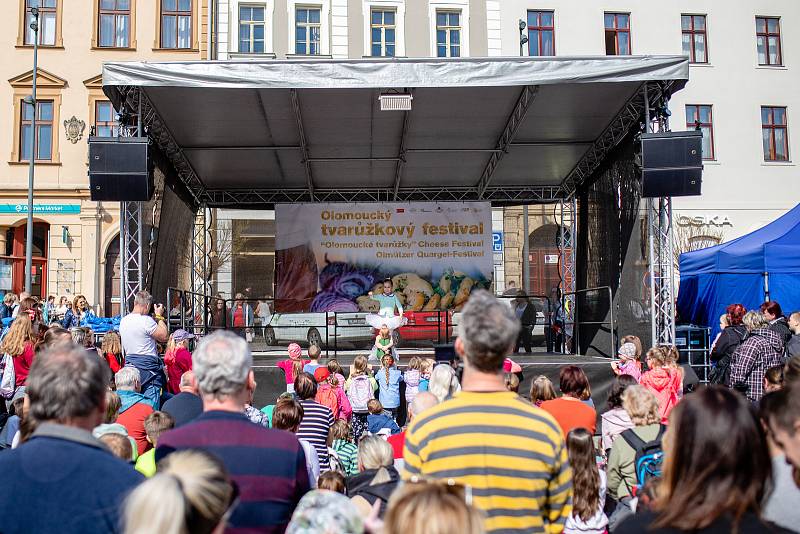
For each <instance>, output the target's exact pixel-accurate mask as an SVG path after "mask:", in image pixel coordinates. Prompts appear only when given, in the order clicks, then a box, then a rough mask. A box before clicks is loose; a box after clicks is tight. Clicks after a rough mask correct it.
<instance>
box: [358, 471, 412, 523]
mask: <svg viewBox="0 0 800 534" xmlns="http://www.w3.org/2000/svg"><path fill="white" fill-rule="evenodd" d="M384 469H386V471H387V472H388V473H389V481H388V482H382V483H380V484H375V485H374V486H371V485H370V483H371V482H372V479H374V478H375V475H377V474H378V469H368V470H366V471H362V472H361V473H359V474H357V475H353V476H351V477H348V478H347V480H346V481H345V485H346V486H347V496H348V497H350V498H351V499H352V498H353V497H355V496H357V495H360V496H361V497H362V498H364V499H365V500H366V501H367V502H368V503H369V504H370V506H372V505H373V504H375V501H377V500H379V499H380V501H381V511H380V517H383V514H384V513H386V503H387V502H388V501H389V497H390V496H391V495H392V492H394V490H395V489H397V485H398V484H399V483H400V475H399V474H398V473H397V471H396V470H395V468H394V467H392V466H389V467H386V468H384Z"/></svg>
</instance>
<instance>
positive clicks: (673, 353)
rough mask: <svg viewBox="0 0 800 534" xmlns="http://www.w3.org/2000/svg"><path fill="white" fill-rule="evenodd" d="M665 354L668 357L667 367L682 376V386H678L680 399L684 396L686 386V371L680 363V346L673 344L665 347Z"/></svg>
mask: <svg viewBox="0 0 800 534" xmlns="http://www.w3.org/2000/svg"><path fill="white" fill-rule="evenodd" d="M664 351H665V355H666V357H667V369H669V370H670V371H671V372H673V373H675V374H677V375H678V376H679V377H680V387H679V388H678V400H680V399H682V398H683V388H684V380H683V379H684V376H685V372H684V370H683V367H681V366H680V365H679V364H678V361H679V360H680V358H681V354H680V352H678V347H676V346H675V345H672V346H671V347H669V348H665V349H664Z"/></svg>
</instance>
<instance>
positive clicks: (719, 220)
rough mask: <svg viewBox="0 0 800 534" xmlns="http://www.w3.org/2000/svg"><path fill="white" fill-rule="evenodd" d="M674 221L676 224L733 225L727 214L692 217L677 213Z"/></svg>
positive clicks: (720, 226) (719, 226)
mask: <svg viewBox="0 0 800 534" xmlns="http://www.w3.org/2000/svg"><path fill="white" fill-rule="evenodd" d="M676 222H677V223H678V226H716V227H718V228H722V227H723V226H731V227H732V226H733V223H732V222H731V220H730V218H729V217H728V216H727V215H724V216H723V215H695V216H694V217H689V216H688V215H679V216H678V220H677V221H676Z"/></svg>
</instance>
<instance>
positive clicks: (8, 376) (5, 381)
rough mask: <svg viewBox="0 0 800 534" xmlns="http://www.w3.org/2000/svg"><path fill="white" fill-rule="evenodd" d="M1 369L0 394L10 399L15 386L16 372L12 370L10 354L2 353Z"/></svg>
mask: <svg viewBox="0 0 800 534" xmlns="http://www.w3.org/2000/svg"><path fill="white" fill-rule="evenodd" d="M2 358H3V370H2V375H1V377H0V396H2V397H3V398H4V399H6V400H10V399H11V398H12V397H13V396H14V392H15V391H16V390H17V388H16V382H17V381H16V374H15V372H14V358H12V357H11V355H10V354H4V355H3V356H2Z"/></svg>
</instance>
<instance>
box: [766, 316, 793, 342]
mask: <svg viewBox="0 0 800 534" xmlns="http://www.w3.org/2000/svg"><path fill="white" fill-rule="evenodd" d="M769 329H770V330H772V331H773V332H775V333H776V334H778V335H779V336H781V340H783V344H784V346H785V345H786V343H788V342H789V340H790V339H791V338H792V331H791V330H790V329H789V323H787V322H786V318H785V317H778V318H777V319H775V320H774V321H773V322H771V323H770V324H769Z"/></svg>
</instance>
